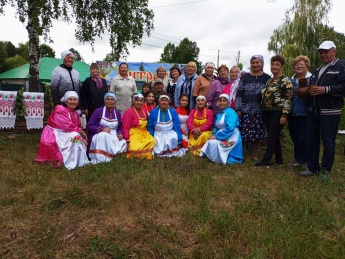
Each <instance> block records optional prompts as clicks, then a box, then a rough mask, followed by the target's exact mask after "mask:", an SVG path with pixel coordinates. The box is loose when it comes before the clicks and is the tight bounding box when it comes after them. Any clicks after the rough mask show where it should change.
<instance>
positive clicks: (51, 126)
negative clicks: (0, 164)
mask: <svg viewBox="0 0 345 259" xmlns="http://www.w3.org/2000/svg"><path fill="white" fill-rule="evenodd" d="M60 101H61V103H64V104H63V105H58V106H57V107H56V108H55V109H54V111H53V112H52V114H51V115H50V116H49V118H48V122H47V126H46V127H45V128H44V129H43V132H42V135H41V141H40V146H39V149H38V154H37V157H38V158H37V159H36V160H35V161H37V162H42V163H43V162H52V163H53V165H54V166H56V167H59V166H62V165H65V167H66V168H67V169H68V170H71V169H74V168H75V167H77V166H84V165H86V164H88V163H89V160H88V158H87V156H86V146H87V136H86V134H85V132H84V131H83V130H82V129H81V123H80V116H79V114H78V113H77V112H76V110H75V109H76V107H77V106H78V101H79V100H78V94H77V93H76V92H75V91H67V92H66V93H65V95H64V97H62V98H61V100H60Z"/></svg>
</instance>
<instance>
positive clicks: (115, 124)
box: [86, 107, 125, 162]
mask: <svg viewBox="0 0 345 259" xmlns="http://www.w3.org/2000/svg"><path fill="white" fill-rule="evenodd" d="M121 126H122V123H121V113H120V112H119V111H118V110H116V109H114V110H112V111H111V112H110V111H109V110H108V109H106V108H105V107H100V108H98V109H96V110H95V111H94V113H93V114H92V116H91V118H90V120H89V122H88V124H87V127H86V128H87V130H88V135H87V137H88V141H89V142H88V149H87V152H88V154H89V153H93V154H102V155H103V156H105V157H109V158H113V157H115V155H116V154H114V153H115V152H114V150H108V147H106V146H104V147H103V146H102V144H101V143H93V142H95V141H93V139H94V138H95V135H98V134H103V135H104V136H103V137H104V138H107V137H110V138H117V136H116V135H117V134H123V131H122V129H121ZM105 127H108V128H109V129H110V130H111V133H106V132H102V130H103V129H104V128H105ZM109 141H111V140H107V141H105V140H102V142H109ZM120 142H121V141H120ZM124 143H125V141H124ZM109 144H110V142H109ZM96 146H97V147H99V146H102V148H101V149H99V148H95V147H96ZM122 146H123V143H121V148H120V150H119V153H121V152H123V148H122ZM90 147H91V149H92V152H90ZM109 148H110V149H111V148H112V147H110V146H109ZM109 151H110V152H109ZM89 156H90V157H91V155H90V154H89ZM91 159H92V157H91ZM97 159H98V160H99V157H97ZM101 162H103V161H101Z"/></svg>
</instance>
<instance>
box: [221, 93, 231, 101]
mask: <svg viewBox="0 0 345 259" xmlns="http://www.w3.org/2000/svg"><path fill="white" fill-rule="evenodd" d="M220 97H224V98H225V99H227V100H228V102H230V96H229V95H228V94H221V95H219V98H218V100H219V99H220Z"/></svg>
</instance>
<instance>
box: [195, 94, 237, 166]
mask: <svg viewBox="0 0 345 259" xmlns="http://www.w3.org/2000/svg"><path fill="white" fill-rule="evenodd" d="M229 103H230V96H229V95H227V94H221V95H220V96H219V100H218V106H219V109H220V112H219V113H218V114H217V116H216V118H215V121H214V130H213V134H212V136H211V137H210V138H209V139H208V140H207V142H206V144H205V145H204V146H203V148H202V149H201V152H200V156H207V157H208V158H209V159H210V160H212V161H213V162H215V163H217V164H222V165H225V164H233V163H242V162H243V152H242V139H241V133H240V130H239V129H238V126H239V124H240V120H239V118H238V116H237V114H236V112H235V111H234V110H233V109H231V108H230V107H229Z"/></svg>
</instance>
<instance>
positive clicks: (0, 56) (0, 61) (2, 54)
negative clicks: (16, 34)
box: [0, 41, 8, 73]
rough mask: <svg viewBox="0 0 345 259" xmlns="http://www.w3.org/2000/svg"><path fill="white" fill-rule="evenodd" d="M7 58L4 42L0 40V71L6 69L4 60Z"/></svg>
mask: <svg viewBox="0 0 345 259" xmlns="http://www.w3.org/2000/svg"><path fill="white" fill-rule="evenodd" d="M7 58H8V55H7V51H6V42H5V41H0V73H2V72H4V71H6V70H7V69H6V65H5V60H6V59H7Z"/></svg>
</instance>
